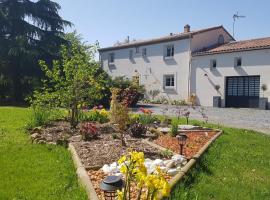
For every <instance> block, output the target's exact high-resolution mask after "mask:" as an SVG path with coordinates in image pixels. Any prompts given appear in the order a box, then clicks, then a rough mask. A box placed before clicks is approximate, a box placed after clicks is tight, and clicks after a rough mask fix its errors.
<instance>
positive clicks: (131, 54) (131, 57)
mask: <svg viewBox="0 0 270 200" xmlns="http://www.w3.org/2000/svg"><path fill="white" fill-rule="evenodd" d="M129 59H130V60H132V59H133V50H130V51H129Z"/></svg>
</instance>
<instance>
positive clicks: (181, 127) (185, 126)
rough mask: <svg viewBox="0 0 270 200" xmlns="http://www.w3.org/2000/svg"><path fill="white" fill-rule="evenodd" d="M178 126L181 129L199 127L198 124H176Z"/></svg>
mask: <svg viewBox="0 0 270 200" xmlns="http://www.w3.org/2000/svg"><path fill="white" fill-rule="evenodd" d="M178 128H179V129H182V130H190V129H195V128H199V126H193V125H188V124H186V125H178Z"/></svg>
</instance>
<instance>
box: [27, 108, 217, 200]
mask: <svg viewBox="0 0 270 200" xmlns="http://www.w3.org/2000/svg"><path fill="white" fill-rule="evenodd" d="M117 106H118V107H117ZM113 109H114V110H113V111H111V113H112V112H115V114H114V115H112V114H111V116H114V117H113V118H111V119H110V123H109V122H108V121H109V118H108V117H109V113H108V112H107V111H106V110H105V109H102V108H101V109H99V108H94V109H93V110H90V111H87V110H83V113H82V114H83V115H82V117H81V121H80V123H79V124H78V125H77V127H76V128H74V127H73V128H72V127H71V125H70V124H69V123H68V122H67V121H52V122H50V123H49V124H47V125H44V126H42V127H37V128H35V129H33V130H32V132H31V138H32V141H33V142H35V143H41V144H42V143H49V144H59V145H64V146H68V143H71V145H72V149H73V150H72V151H74V152H75V154H76V156H77V157H78V159H79V163H81V164H79V166H81V167H82V168H83V171H84V174H85V176H86V179H87V181H89V182H90V184H89V183H88V184H87V183H86V185H93V186H91V188H92V189H90V190H89V191H92V192H93V191H95V195H96V196H97V197H98V198H99V199H103V192H102V191H101V189H100V183H101V182H102V181H103V179H104V178H105V177H106V176H111V175H113V176H120V177H121V178H122V179H124V180H125V177H126V174H125V172H124V173H123V171H121V168H122V167H123V165H122V164H123V163H122V164H121V163H119V162H118V161H119V158H120V157H125V156H126V155H129V154H130V152H135V154H136V152H138V153H139V154H142V155H143V160H142V161H140V163H141V164H142V165H143V167H144V168H145V171H144V173H145V176H146V177H147V176H149V177H151V176H155V173H159V172H157V170H159V171H160V172H162V174H163V175H162V179H163V180H161V179H160V180H161V182H162V181H165V182H166V181H167V183H166V184H169V183H170V184H171V183H173V182H175V180H176V181H177V180H179V179H178V177H179V175H180V174H181V173H182V171H181V170H182V169H185V170H188V169H189V167H186V166H192V165H193V164H191V163H192V162H193V163H194V159H193V157H194V155H195V157H196V156H200V155H201V153H202V152H203V151H204V150H203V151H202V149H205V146H207V144H209V142H210V141H211V140H212V139H213V138H214V137H215V136H216V134H217V133H218V132H219V130H212V129H206V128H202V127H198V126H192V125H179V124H178V121H173V122H172V120H170V119H169V118H167V119H166V120H164V121H163V122H161V121H160V120H159V119H158V118H157V117H156V116H153V115H152V111H151V110H148V109H141V112H142V113H143V114H142V115H131V116H129V115H128V110H127V109H126V108H124V107H121V105H120V104H118V105H117V104H116V107H113ZM119 111H121V112H119ZM118 112H119V113H118ZM123 113H124V114H123ZM120 115H121V116H120ZM118 116H120V117H118ZM127 119H128V120H127ZM123 121H125V124H121V123H122V122H123ZM179 134H184V135H186V136H187V140H186V143H185V146H184V151H183V155H180V143H179V140H178V139H177V138H176V136H177V135H179ZM199 152H200V153H199ZM186 168H187V169H186ZM87 175H88V176H89V179H88V176H87ZM143 180H146V179H143ZM125 181H126V180H125ZM91 183H92V184H91ZM162 184H163V183H162ZM148 189H149V188H148ZM148 189H147V191H148ZM130 191H131V192H130V193H131V197H132V198H131V199H137V195H138V194H140V193H138V188H137V187H136V184H134V182H132V183H131V185H130ZM155 195H156V194H155ZM166 195H168V191H167V192H166ZM97 197H96V198H97ZM96 198H95V199H96Z"/></svg>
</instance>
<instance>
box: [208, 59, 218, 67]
mask: <svg viewBox="0 0 270 200" xmlns="http://www.w3.org/2000/svg"><path fill="white" fill-rule="evenodd" d="M210 68H211V69H216V68H217V60H214V59H213V60H210Z"/></svg>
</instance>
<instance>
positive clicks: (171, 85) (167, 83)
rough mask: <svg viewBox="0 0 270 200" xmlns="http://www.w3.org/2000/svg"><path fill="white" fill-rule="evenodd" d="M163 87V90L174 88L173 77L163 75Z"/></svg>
mask: <svg viewBox="0 0 270 200" xmlns="http://www.w3.org/2000/svg"><path fill="white" fill-rule="evenodd" d="M164 81H165V82H164V86H165V89H166V88H167V89H168V88H174V85H175V80H174V75H164Z"/></svg>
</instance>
